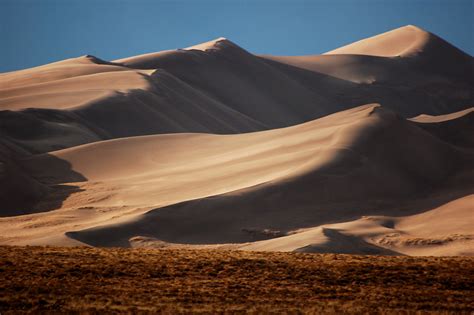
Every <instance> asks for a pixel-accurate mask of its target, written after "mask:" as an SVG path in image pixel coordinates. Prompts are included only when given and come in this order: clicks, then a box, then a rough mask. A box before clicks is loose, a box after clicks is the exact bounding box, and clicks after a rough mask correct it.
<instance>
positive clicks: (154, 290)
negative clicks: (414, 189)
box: [0, 246, 474, 314]
mask: <svg viewBox="0 0 474 315" xmlns="http://www.w3.org/2000/svg"><path fill="white" fill-rule="evenodd" d="M473 290H474V258H472V257H444V258H440V257H401V256H399V257H388V256H353V255H335V254H303V253H278V252H273V253H271V252H268V253H263V252H245V251H217V250H185V249H183V250H159V249H119V248H115V249H98V248H88V247H74V248H59V247H7V246H4V247H0V313H1V314H8V313H10V312H12V313H18V312H46V313H50V312H68V313H69V312H87V313H98V312H102V311H107V312H114V311H115V312H129V313H130V312H133V313H135V312H140V311H142V312H161V313H173V314H174V313H189V312H202V313H243V312H249V313H269V312H278V313H346V312H351V313H367V312H369V313H372V312H374V313H394V312H396V313H400V312H401V313H425V312H435V313H437V312H439V313H472V312H474V291H473Z"/></svg>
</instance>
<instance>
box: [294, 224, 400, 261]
mask: <svg viewBox="0 0 474 315" xmlns="http://www.w3.org/2000/svg"><path fill="white" fill-rule="evenodd" d="M323 234H324V235H325V236H326V237H327V238H328V242H326V243H324V244H311V245H308V246H305V247H301V248H298V249H296V250H295V252H299V253H319V254H329V253H338V254H348V255H384V256H404V254H401V253H399V252H396V251H393V250H390V249H386V248H383V247H380V246H376V245H373V244H370V243H367V242H366V241H364V240H363V239H361V238H359V237H356V236H352V235H344V234H343V233H341V232H339V231H338V230H335V229H327V228H323Z"/></svg>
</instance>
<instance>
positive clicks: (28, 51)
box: [0, 0, 474, 72]
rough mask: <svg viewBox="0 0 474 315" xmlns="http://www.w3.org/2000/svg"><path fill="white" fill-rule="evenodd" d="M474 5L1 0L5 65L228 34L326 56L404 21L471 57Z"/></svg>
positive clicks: (254, 44)
mask: <svg viewBox="0 0 474 315" xmlns="http://www.w3.org/2000/svg"><path fill="white" fill-rule="evenodd" d="M473 12H474V0H391V1H388V0H312V1H306V0H254V1H250V0H213V1H210V0H202V1H199V0H177V1H152V0H81V1H79V0H0V43H1V45H0V72H5V71H11V70H17V69H23V68H29V67H32V66H37V65H41V64H45V63H49V62H53V61H57V60H61V59H66V58H70V57H76V56H80V55H85V54H92V55H95V56H97V57H100V58H103V59H107V60H113V59H117V58H121V57H127V56H133V55H138V54H142V53H147V52H153V51H159V50H165V49H173V48H182V47H187V46H190V45H193V44H197V43H201V42H204V41H208V40H211V39H214V38H217V37H221V36H222V37H226V38H228V39H230V40H232V41H234V42H235V43H237V44H238V45H240V46H242V47H243V48H245V49H247V50H249V51H251V52H254V53H266V54H275V55H305V54H319V53H323V52H325V51H328V50H331V49H334V48H337V47H340V46H342V45H345V44H347V43H350V42H354V41H356V40H359V39H362V38H364V37H369V36H372V35H376V34H379V33H382V32H385V31H388V30H390V29H394V28H397V27H400V26H403V25H406V24H414V25H417V26H420V27H422V28H424V29H426V30H429V31H431V32H433V33H435V34H437V35H439V36H441V37H443V38H444V39H446V40H448V41H449V42H451V43H452V44H454V45H455V46H457V47H459V48H461V49H463V50H464V51H466V52H467V53H469V54H471V55H473V54H474V38H473V37H474V35H473V33H474V20H473V14H474V13H473Z"/></svg>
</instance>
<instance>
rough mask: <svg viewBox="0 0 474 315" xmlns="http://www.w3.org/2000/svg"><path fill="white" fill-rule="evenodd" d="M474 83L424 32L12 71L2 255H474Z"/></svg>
mask: <svg viewBox="0 0 474 315" xmlns="http://www.w3.org/2000/svg"><path fill="white" fill-rule="evenodd" d="M473 71H474V63H473V58H472V57H471V56H469V55H467V54H465V53H464V52H462V51H460V50H459V49H457V48H456V47H454V46H452V45H450V44H449V43H447V42H446V41H444V40H443V39H441V38H439V37H437V36H436V35H434V34H431V33H429V32H426V31H424V30H421V29H419V28H417V27H415V26H406V27H402V28H399V29H396V30H393V31H390V32H387V33H384V34H381V35H378V36H375V37H372V38H368V39H364V40H362V41H359V42H356V43H353V44H350V45H347V46H344V47H341V48H338V49H336V50H333V51H331V52H329V53H326V54H324V55H314V56H300V57H298V56H296V57H295V56H292V57H284V56H267V55H265V56H257V55H253V54H251V53H249V52H247V51H245V50H244V49H242V48H240V47H239V46H237V45H236V44H234V43H232V42H231V41H229V40H227V39H225V38H219V39H216V40H214V41H210V42H207V43H203V44H200V45H196V46H192V47H189V48H186V49H177V50H169V51H163V52H157V53H151V54H146V55H141V56H135V57H130V58H124V59H119V60H115V61H112V62H109V61H104V60H101V59H99V58H97V57H93V56H83V57H79V58H73V59H68V60H65V61H60V62H56V63H52V64H49V65H45V66H41V67H36V68H32V69H27V70H21V71H15V72H10V73H4V74H0V132H1V137H0V184H1V189H0V216H1V217H0V231H2V232H0V244H20V245H21V244H23V245H24V244H30V245H67V246H70V245H81V244H87V245H92V246H124V247H130V246H133V247H143V246H145V247H160V248H162V247H163V248H176V247H178V248H182V247H185V248H187V247H192V248H209V247H210V248H226V249H241V250H259V251H303V252H321V253H327V252H337V253H350V254H382V255H400V254H406V255H474V250H473V248H474V233H473V230H472V226H474V217H473V216H472V213H473V210H474V206H473V205H474V199H473V198H474V195H473V192H474V140H473V139H474V108H473V107H472V106H473V104H474V94H473V91H474V72H473ZM410 117H411V118H410Z"/></svg>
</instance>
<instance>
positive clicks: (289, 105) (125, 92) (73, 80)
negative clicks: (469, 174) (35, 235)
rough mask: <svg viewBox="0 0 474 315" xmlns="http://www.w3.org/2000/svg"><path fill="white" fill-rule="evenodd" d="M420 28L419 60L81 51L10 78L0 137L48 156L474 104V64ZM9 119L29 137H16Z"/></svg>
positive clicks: (225, 47) (206, 47) (213, 44)
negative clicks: (109, 143)
mask: <svg viewBox="0 0 474 315" xmlns="http://www.w3.org/2000/svg"><path fill="white" fill-rule="evenodd" d="M412 28H413V27H411V26H409V27H405V28H402V29H399V30H394V31H392V32H391V34H392V33H393V35H391V36H390V37H389V39H390V41H404V40H405V37H406V36H405V35H404V34H405V33H406V32H411V31H409V30H411V29H412ZM416 32H419V33H423V34H425V33H426V34H425V35H423V36H425V37H428V40H427V41H426V43H425V44H423V45H424V46H423V54H420V55H419V56H417V57H416V58H384V57H374V56H355V55H321V56H304V57H274V56H263V57H260V56H256V55H253V54H251V53H249V52H247V51H245V50H244V49H242V48H240V47H239V46H238V45H236V44H235V43H233V42H231V41H230V40H227V39H224V38H219V39H216V40H213V41H210V42H207V43H203V44H200V45H197V46H193V47H189V48H186V49H177V50H169V51H163V52H158V53H152V54H146V55H142V56H136V57H129V58H124V59H119V60H115V61H113V62H108V61H104V60H101V59H99V58H97V57H94V56H83V57H79V58H73V59H68V60H65V61H60V62H56V63H52V64H49V65H45V66H41V67H36V68H32V69H27V70H21V71H15V72H11V73H4V74H0V109H2V110H9V111H13V112H14V114H12V113H9V112H6V111H3V112H2V114H3V115H5V116H6V117H2V116H3V115H2V116H0V119H1V120H2V124H1V125H0V130H1V131H2V133H3V134H4V135H5V137H6V140H7V141H9V142H11V143H13V144H15V145H17V146H20V147H21V148H23V149H25V150H26V151H29V152H31V153H42V152H49V151H51V150H55V149H59V148H67V147H72V146H76V145H79V144H83V143H89V142H93V141H97V140H106V139H112V138H120V137H130V136H137V135H149V134H158V133H160V134H163V133H176V132H210V133H219V134H233V133H241V132H251V131H258V130H266V129H272V128H279V127H286V126H290V125H295V124H299V123H303V122H306V121H310V120H313V119H316V118H319V117H322V116H324V115H327V114H331V113H334V112H337V111H340V110H344V109H347V108H352V107H356V106H360V105H363V104H368V103H374V102H377V103H381V104H383V105H384V107H387V108H389V109H393V110H395V111H397V112H398V113H400V114H401V115H402V116H404V117H412V116H416V115H419V114H431V115H439V114H448V113H451V112H453V111H458V110H462V109H465V108H468V107H470V106H471V105H472V103H473V99H474V96H473V92H472V91H473V87H474V81H473V80H474V79H473V71H472V69H473V64H472V57H470V56H468V55H466V54H464V53H462V52H461V51H459V50H458V49H457V48H455V47H453V46H451V45H449V44H448V43H446V42H444V41H442V40H441V39H439V38H437V37H435V36H434V35H432V34H429V33H427V32H424V31H421V30H419V29H417V30H416ZM399 37H400V38H399ZM365 41H369V42H370V43H373V44H374V45H378V46H384V47H385V46H390V47H392V46H393V44H392V43H391V42H390V43H388V44H387V43H386V41H381V40H379V39H367V40H365ZM420 45H421V44H420ZM440 60H441V61H442V62H440ZM444 65H447V66H444ZM32 108H35V109H42V110H32ZM13 116H14V117H13ZM3 121H5V122H3ZM12 124H13V125H15V126H16V125H27V126H28V130H29V131H30V132H31V133H30V134H29V135H27V134H23V135H22V136H21V137H18V135H17V134H16V131H15V130H12V128H11V127H10V126H11V125H12ZM118 126H120V128H118ZM13 129H14V128H13ZM63 131H65V133H64V132H63ZM58 132H61V134H62V135H63V136H62V137H61V138H60V139H59V138H57V137H56V138H55V140H54V146H52V145H51V144H50V143H48V141H47V137H45V139H44V141H42V144H39V142H38V141H37V137H38V135H43V134H47V135H49V134H57V133H58Z"/></svg>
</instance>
